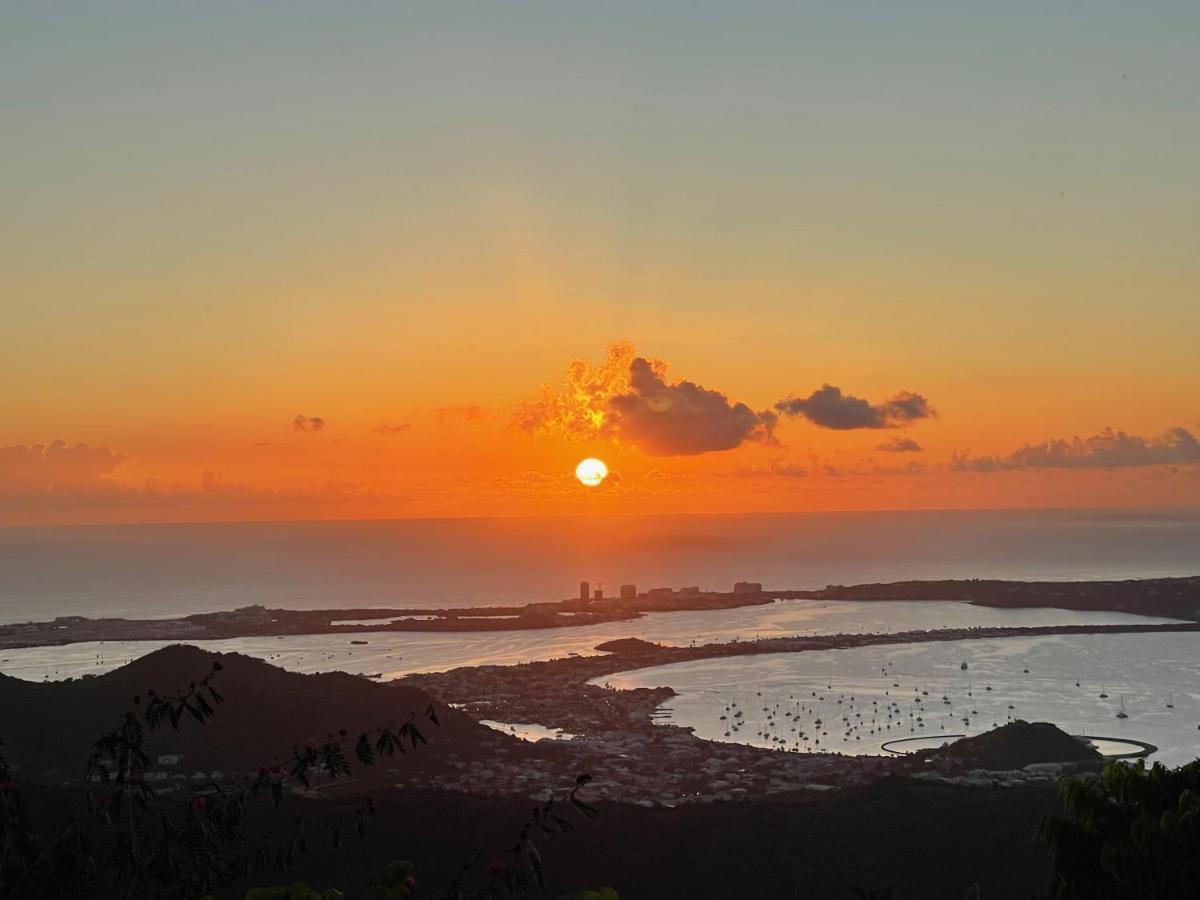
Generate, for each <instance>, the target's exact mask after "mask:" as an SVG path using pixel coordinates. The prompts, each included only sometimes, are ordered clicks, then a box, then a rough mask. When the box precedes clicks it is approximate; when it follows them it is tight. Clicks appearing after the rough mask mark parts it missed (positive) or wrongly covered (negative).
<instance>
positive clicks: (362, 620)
mask: <svg viewBox="0 0 1200 900" xmlns="http://www.w3.org/2000/svg"><path fill="white" fill-rule="evenodd" d="M627 587H630V588H631V587H632V586H627ZM780 600H824V601H860V602H861V601H877V602H887V601H907V602H919V601H943V602H944V601H960V602H967V603H972V604H975V605H979V606H994V607H1004V608H1015V607H1054V608H1060V609H1075V610H1107V611H1115V612H1126V613H1132V614H1137V615H1155V616H1167V617H1170V618H1177V619H1186V620H1189V621H1193V622H1195V621H1200V575H1195V576H1189V577H1184V578H1148V579H1131V580H1125V581H1071V582H1057V581H984V580H977V579H967V580H956V581H903V582H894V583H890V584H862V585H851V586H844V585H828V586H826V587H825V588H821V589H818V590H774V591H773V590H764V589H763V587H762V585H761V584H758V583H755V582H738V584H736V585H735V586H734V589H733V590H731V591H707V590H701V589H700V588H698V587H685V588H681V589H679V590H675V589H671V588H654V589H651V590H648V591H644V592H637V591H636V590H623V591H622V594H621V596H617V597H604V596H603V595H602V594H600V593H599V592H597V593H596V594H595V595H589V594H588V593H587V592H586V590H585V591H583V592H582V593H581V596H580V597H578V598H574V599H570V600H558V601H548V602H532V603H527V604H525V605H523V606H477V607H466V608H461V609H453V608H450V609H435V608H424V607H409V608H387V607H384V608H362V609H312V610H293V609H270V608H267V607H264V606H246V607H242V608H240V609H235V610H229V611H225V612H211V613H195V614H192V615H188V616H183V617H179V618H170V619H123V618H97V619H92V618H88V617H85V616H60V617H58V618H55V619H52V620H49V621H43V622H25V623H16V624H7V625H0V649H12V648H18V647H39V646H54V645H61V644H73V643H78V642H81V641H138V640H167V641H197V640H214V639H220V638H236V637H251V636H278V635H298V634H340V633H345V634H362V633H371V632H397V631H401V632H403V631H412V632H429V631H436V632H465V631H520V630H527V629H541V628H571V627H580V626H585V625H595V624H599V623H603V622H619V621H626V620H632V619H637V618H640V617H641V616H642V615H644V614H646V613H652V612H683V611H699V610H713V609H732V608H736V607H742V606H756V605H765V604H770V603H774V602H776V601H780Z"/></svg>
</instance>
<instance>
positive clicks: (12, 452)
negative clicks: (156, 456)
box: [0, 441, 125, 494]
mask: <svg viewBox="0 0 1200 900" xmlns="http://www.w3.org/2000/svg"><path fill="white" fill-rule="evenodd" d="M123 462H125V457H124V456H122V455H121V454H120V453H115V452H113V451H112V450H109V449H108V448H107V447H89V446H88V445H87V444H75V445H73V446H71V445H68V444H67V443H66V442H65V441H55V442H54V443H52V444H50V445H49V446H46V445H44V444H32V445H30V446H25V445H22V444H16V445H13V446H10V447H0V492H3V493H18V492H19V493H33V494H36V493H47V492H54V491H79V490H87V489H94V488H98V487H109V486H111V485H112V483H113V482H112V475H113V474H114V473H115V472H116V470H117V469H118V468H119V467H120V466H121V464H122V463H123Z"/></svg>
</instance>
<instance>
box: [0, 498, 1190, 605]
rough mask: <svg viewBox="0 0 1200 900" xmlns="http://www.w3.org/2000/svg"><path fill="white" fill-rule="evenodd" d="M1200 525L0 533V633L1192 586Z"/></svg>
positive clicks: (976, 520)
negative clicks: (1044, 583) (256, 611)
mask: <svg viewBox="0 0 1200 900" xmlns="http://www.w3.org/2000/svg"><path fill="white" fill-rule="evenodd" d="M1198 548H1200V510H1186V509H1185V510H1104V511H1094V510H1083V511H1079V510H1077V511H1016V512H1012V511H983V512H978V511H976V512H888V513H810V514H802V515H773V516H764V515H759V516H640V517H616V516H604V517H590V518H589V517H576V518H528V519H490V520H488V519H442V520H403V521H359V522H294V523H240V524H204V525H126V526H95V527H91V526H89V527H71V528H0V622H21V621H29V620H31V619H45V618H53V617H54V616H57V615H87V616H101V615H119V616H141V617H157V616H173V615H181V614H186V613H190V612H204V611H212V610H219V609H231V608H233V607H237V606H245V605H249V604H254V603H261V604H264V605H267V606H275V607H287V608H292V609H306V608H307V609H312V608H317V607H328V608H342V609H348V608H352V607H361V606H407V605H432V606H442V607H449V606H466V605H487V604H506V603H525V602H528V601H532V600H553V599H561V598H563V597H566V596H571V595H574V594H575V592H576V590H577V586H578V583H579V581H580V580H581V579H587V580H589V581H591V582H593V583H597V582H603V583H604V584H605V585H606V586H607V587H608V588H609V589H615V588H616V586H617V585H619V584H621V583H628V582H632V583H635V584H637V585H639V586H640V587H642V588H646V587H654V586H659V585H669V586H675V587H678V586H682V585H690V584H695V585H699V586H701V587H704V588H712V589H721V590H728V589H729V587H730V586H731V585H732V584H733V582H734V581H740V580H750V581H761V582H763V583H764V584H765V585H766V586H767V587H768V588H789V587H795V588H816V587H824V586H825V585H826V584H831V583H832V584H853V583H856V582H870V581H896V580H903V579H910V578H1018V579H1033V578H1044V579H1059V580H1061V579H1081V578H1135V577H1150V576H1166V575H1187V574H1196V573H1197V572H1198V571H1200V550H1198Z"/></svg>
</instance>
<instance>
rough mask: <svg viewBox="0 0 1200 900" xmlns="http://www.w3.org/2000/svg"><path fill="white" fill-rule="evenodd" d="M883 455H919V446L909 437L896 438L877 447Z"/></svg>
mask: <svg viewBox="0 0 1200 900" xmlns="http://www.w3.org/2000/svg"><path fill="white" fill-rule="evenodd" d="M879 449H880V450H882V451H883V452H884V453H920V452H921V445H920V444H918V443H917V442H916V441H914V440H913V439H912V438H910V437H900V436H896V437H894V438H892V439H891V440H890V441H884V442H883V443H882V444H880V445H879Z"/></svg>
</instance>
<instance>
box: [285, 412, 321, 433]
mask: <svg viewBox="0 0 1200 900" xmlns="http://www.w3.org/2000/svg"><path fill="white" fill-rule="evenodd" d="M324 427H325V420H324V419H322V418H321V417H320V416H304V415H300V414H297V415H296V418H294V419H292V429H293V430H295V431H320V430H321V429H322V428H324Z"/></svg>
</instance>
